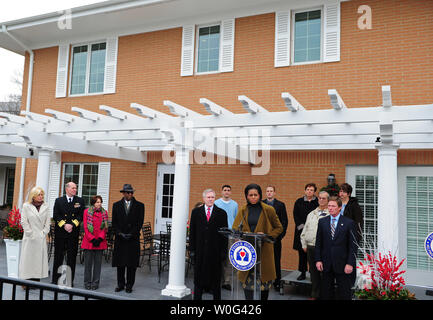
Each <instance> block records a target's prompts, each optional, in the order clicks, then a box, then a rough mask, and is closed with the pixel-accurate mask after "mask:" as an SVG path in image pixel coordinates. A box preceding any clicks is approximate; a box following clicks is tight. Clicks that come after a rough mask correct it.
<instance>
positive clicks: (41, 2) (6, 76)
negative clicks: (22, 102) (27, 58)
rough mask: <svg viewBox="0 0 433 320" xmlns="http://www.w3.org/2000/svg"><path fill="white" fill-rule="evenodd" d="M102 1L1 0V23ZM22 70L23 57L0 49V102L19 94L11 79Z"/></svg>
mask: <svg viewBox="0 0 433 320" xmlns="http://www.w3.org/2000/svg"><path fill="white" fill-rule="evenodd" d="M102 1H103V0H38V1H35V0H1V9H0V24H1V23H2V22H6V21H11V20H16V19H21V18H26V17H31V16H36V15H39V14H44V13H49V12H54V11H59V10H65V9H69V8H74V7H79V6H82V5H86V4H91V3H96V2H102ZM23 68H24V57H22V56H20V55H18V54H15V53H12V52H10V51H7V50H5V49H2V48H0V102H1V101H5V100H6V97H7V96H8V95H9V94H12V93H20V91H19V90H18V87H17V86H16V85H15V84H14V83H13V81H12V79H13V78H14V76H15V75H16V74H19V73H20V72H21V74H22V70H23Z"/></svg>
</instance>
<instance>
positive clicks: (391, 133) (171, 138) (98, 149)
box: [0, 86, 433, 297]
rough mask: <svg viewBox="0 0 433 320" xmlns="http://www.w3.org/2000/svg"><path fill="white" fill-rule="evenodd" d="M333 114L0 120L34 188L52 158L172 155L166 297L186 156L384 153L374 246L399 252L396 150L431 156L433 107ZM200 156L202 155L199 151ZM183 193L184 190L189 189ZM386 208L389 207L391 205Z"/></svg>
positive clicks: (179, 229)
mask: <svg viewBox="0 0 433 320" xmlns="http://www.w3.org/2000/svg"><path fill="white" fill-rule="evenodd" d="M328 95H329V98H330V104H331V106H332V108H331V109H327V110H307V109H306V108H305V107H303V106H302V105H301V104H300V103H299V102H298V101H297V100H296V99H295V98H294V97H293V96H292V95H291V94H290V93H287V92H285V93H282V94H281V98H282V103H284V105H285V106H286V107H287V111H284V112H269V111H268V110H267V109H266V108H265V107H263V106H260V105H259V104H258V103H256V102H254V101H253V100H252V99H250V98H249V97H246V96H244V95H241V96H239V97H238V100H239V102H240V103H241V104H242V105H243V107H244V108H245V110H246V111H247V113H242V114H234V113H232V112H231V111H229V110H228V109H229V108H225V107H222V106H220V105H218V104H217V103H215V102H212V101H210V100H209V99H206V98H202V99H200V103H201V104H202V105H203V106H204V109H205V110H206V111H207V112H208V113H209V114H210V115H203V114H200V113H198V112H195V111H192V110H190V109H188V108H186V107H184V106H181V105H179V104H176V103H174V102H172V101H169V100H165V101H163V104H164V105H165V106H167V107H168V108H169V110H170V112H171V114H172V115H169V114H166V113H163V112H160V111H156V110H153V109H151V108H149V107H146V106H142V105H139V104H137V103H131V105H130V107H131V108H132V109H133V110H135V113H130V112H125V111H123V110H120V109H117V108H113V107H110V106H106V105H101V106H100V107H99V109H100V110H101V111H103V112H104V113H105V114H102V113H96V112H92V111H89V110H86V109H83V108H78V107H72V108H71V111H73V112H75V113H77V114H78V116H76V115H72V114H70V113H64V112H60V111H56V110H54V109H45V113H47V114H49V115H51V116H48V115H42V114H37V113H33V112H25V111H23V112H21V115H22V116H14V115H10V114H6V113H0V117H3V118H0V155H6V156H15V157H25V158H37V159H38V171H37V184H38V185H40V186H42V187H43V188H45V190H46V188H47V185H48V175H49V163H50V158H51V157H52V154H53V153H54V152H56V151H68V152H74V153H80V154H91V155H98V156H101V157H106V158H113V159H123V160H129V161H135V162H146V152H147V151H165V150H174V151H175V175H176V179H175V186H174V199H173V221H172V241H171V243H172V249H171V256H170V269H169V282H168V284H167V287H166V288H165V289H164V290H163V291H162V294H163V295H168V296H175V297H183V296H185V295H186V294H188V293H189V292H190V289H188V288H187V287H186V286H185V278H184V274H185V272H184V268H185V265H184V257H185V245H184V243H185V239H186V221H187V219H188V209H189V205H188V201H189V192H188V190H189V180H190V162H191V160H192V159H190V151H191V150H203V151H206V152H209V153H212V154H214V155H217V156H219V157H223V158H225V157H227V158H231V159H234V160H239V161H241V163H252V164H258V163H259V161H260V158H259V157H258V153H257V151H258V150H336V149H338V150H372V149H377V150H378V179H379V188H378V246H379V249H380V250H382V251H388V250H391V251H393V252H395V251H396V250H395V249H396V248H398V193H397V150H398V149H433V104H429V105H412V106H393V105H392V100H391V90H390V87H389V86H383V87H382V96H383V103H382V106H378V107H369V108H348V107H346V104H345V103H344V101H343V99H342V97H341V96H340V95H339V94H338V92H337V91H336V90H334V89H333V90H329V91H328ZM200 154H201V152H200ZM186 186H187V187H186ZM385 201H386V202H385Z"/></svg>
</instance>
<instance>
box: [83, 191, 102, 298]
mask: <svg viewBox="0 0 433 320" xmlns="http://www.w3.org/2000/svg"><path fill="white" fill-rule="evenodd" d="M83 224H84V238H83V241H82V243H81V248H82V249H84V288H85V289H87V290H90V289H92V290H96V289H98V287H99V278H100V276H101V263H102V252H103V251H104V250H105V249H107V240H106V235H107V230H108V212H107V211H106V210H105V209H104V208H102V197H101V196H94V197H93V198H92V199H91V200H90V208H88V209H86V210H85V211H84V217H83Z"/></svg>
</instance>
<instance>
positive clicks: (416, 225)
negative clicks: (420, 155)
mask: <svg viewBox="0 0 433 320" xmlns="http://www.w3.org/2000/svg"><path fill="white" fill-rule="evenodd" d="M406 208H407V220H406V223H407V267H408V268H410V269H416V270H423V271H433V260H432V259H430V258H429V256H428V255H427V254H426V252H425V249H424V241H425V239H426V237H427V236H428V235H429V234H430V233H431V232H433V177H432V176H429V177H427V176H407V177H406Z"/></svg>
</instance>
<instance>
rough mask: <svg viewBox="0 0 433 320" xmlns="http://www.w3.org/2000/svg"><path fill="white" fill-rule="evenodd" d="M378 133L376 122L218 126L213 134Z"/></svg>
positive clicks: (328, 134) (291, 135) (279, 135)
mask: <svg viewBox="0 0 433 320" xmlns="http://www.w3.org/2000/svg"><path fill="white" fill-rule="evenodd" d="M371 134H376V135H378V134H379V126H378V124H377V123H362V124H359V123H348V124H341V123H338V124H316V125H314V126H311V125H292V126H278V127H272V126H267V127H248V128H218V129H215V136H216V137H220V138H236V137H252V136H263V135H269V136H270V137H272V138H274V137H296V136H306V137H308V136H318V135H320V136H335V135H342V136H348V135H371Z"/></svg>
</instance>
